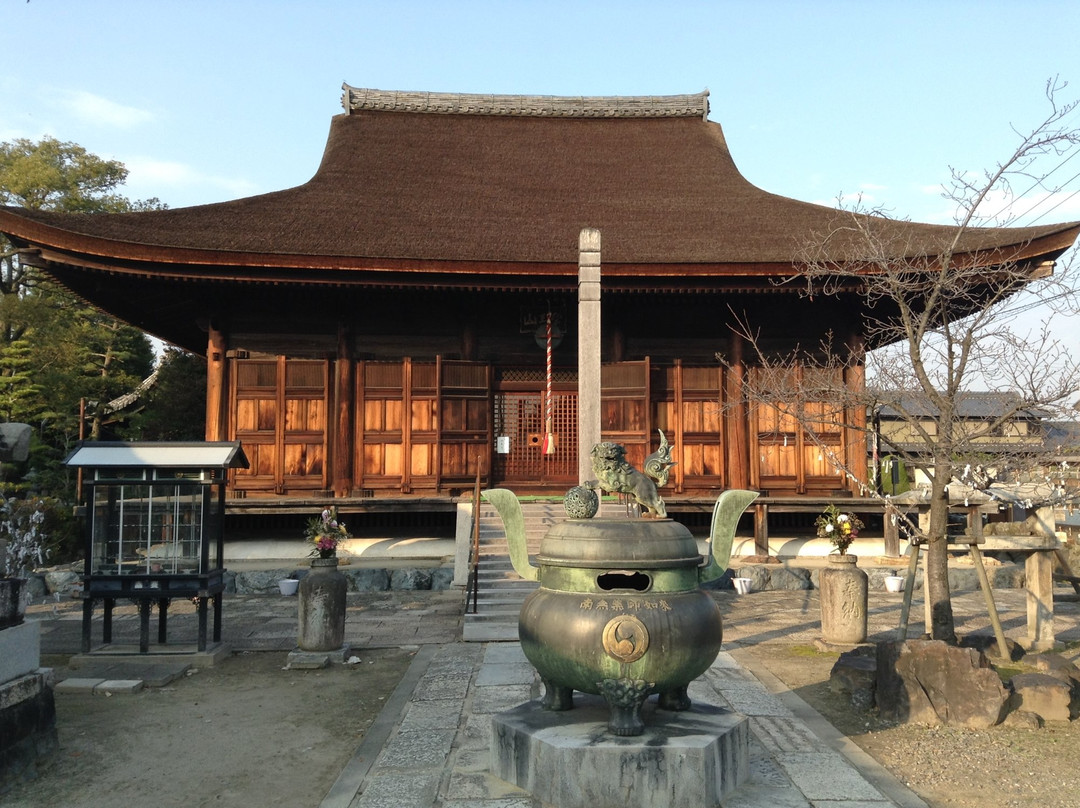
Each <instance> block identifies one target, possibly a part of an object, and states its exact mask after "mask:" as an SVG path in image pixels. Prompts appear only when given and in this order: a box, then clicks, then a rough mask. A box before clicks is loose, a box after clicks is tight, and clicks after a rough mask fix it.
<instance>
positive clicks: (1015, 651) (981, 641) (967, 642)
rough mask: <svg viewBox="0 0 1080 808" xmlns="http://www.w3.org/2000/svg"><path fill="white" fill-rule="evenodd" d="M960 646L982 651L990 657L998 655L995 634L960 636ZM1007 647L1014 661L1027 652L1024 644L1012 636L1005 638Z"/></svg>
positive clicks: (1010, 657)
mask: <svg viewBox="0 0 1080 808" xmlns="http://www.w3.org/2000/svg"><path fill="white" fill-rule="evenodd" d="M959 646H960V647H961V648H974V649H975V650H977V651H982V652H983V653H984V654H986V655H987V656H988V657H994V658H996V657H997V656H998V644H997V637H995V636H994V635H993V634H969V635H967V636H966V637H961V638H960V642H959ZM1005 648H1006V650H1007V651H1008V652H1009V659H1010V660H1011V661H1012V662H1016V661H1018V660H1019V659H1021V658H1022V657H1023V656H1024V654H1025V651H1024V646H1022V645H1021V644H1020V643H1018V642H1017V641H1016V640H1014V639H1013V638H1012V637H1006V638H1005Z"/></svg>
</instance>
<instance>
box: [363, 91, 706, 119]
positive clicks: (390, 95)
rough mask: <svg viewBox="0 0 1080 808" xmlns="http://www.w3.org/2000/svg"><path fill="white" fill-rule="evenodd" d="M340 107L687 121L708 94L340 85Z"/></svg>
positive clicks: (701, 109)
mask: <svg viewBox="0 0 1080 808" xmlns="http://www.w3.org/2000/svg"><path fill="white" fill-rule="evenodd" d="M341 89H342V90H344V93H343V94H342V96H341V106H342V107H343V108H344V109H345V111H346V112H347V113H350V114H351V113H353V112H358V111H360V110H380V111H383V112H426V113H435V114H441V115H512V116H519V117H541V118H689V117H699V118H702V119H705V118H706V117H708V114H709V91H708V90H703V91H702V92H700V93H692V94H686V95H628V96H619V95H598V96H558V95H489V94H481V93H431V92H422V91H416V92H414V91H407V90H374V89H367V88H362V87H352V86H350V85H349V84H347V83H345V84H342V85H341Z"/></svg>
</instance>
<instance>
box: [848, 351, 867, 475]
mask: <svg viewBox="0 0 1080 808" xmlns="http://www.w3.org/2000/svg"><path fill="white" fill-rule="evenodd" d="M849 346H850V350H851V360H852V361H851V363H850V365H849V367H848V371H847V378H846V379H845V386H846V387H847V389H848V390H850V391H851V392H852V393H854V394H855V396H854V400H855V401H856V402H859V401H861V400H862V393H863V391H864V390H865V389H866V345H865V344H864V342H863V338H862V335H861V334H852V335H851V340H850V343H849ZM844 423H845V424H848V426H847V427H845V430H846V432H847V435H846V440H845V441H844V444H845V448H846V451H845V457H844V464H845V465H846V466H847V467H848V469H850V470H851V473H852V474H853V475H854V476H855V479H857V480H861V481H863V482H866V483H869V481H870V477H869V467H868V464H867V458H866V450H867V445H866V407H865V406H862V405H860V404H856V405H855V406H854V407H847V408H846V412H845V413H844ZM847 487H848V488H849V489H850V490H851V492H852V493H853V494H856V495H858V494H860V493H861V492H860V491H859V490H858V488H857V486H856V484H855V483H854V482H851V481H849V482H848V486H847Z"/></svg>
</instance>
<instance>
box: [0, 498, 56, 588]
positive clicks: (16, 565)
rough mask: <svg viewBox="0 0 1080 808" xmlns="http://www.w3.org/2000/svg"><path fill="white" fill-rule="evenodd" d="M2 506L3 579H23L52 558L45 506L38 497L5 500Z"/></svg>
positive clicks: (0, 571)
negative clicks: (50, 555)
mask: <svg viewBox="0 0 1080 808" xmlns="http://www.w3.org/2000/svg"><path fill="white" fill-rule="evenodd" d="M0 500H2V501H3V504H2V505H0V578H22V577H25V576H26V573H27V571H28V570H29V569H30V568H31V567H33V566H40V565H41V564H44V563H45V558H46V557H47V556H48V554H49V550H48V548H47V536H46V535H45V532H44V530H43V529H42V525H43V524H44V523H45V504H44V503H43V502H42V501H41V500H39V499H37V498H36V497H34V498H32V499H28V500H20V499H17V498H16V497H11V498H10V499H4V498H3V497H2V496H0Z"/></svg>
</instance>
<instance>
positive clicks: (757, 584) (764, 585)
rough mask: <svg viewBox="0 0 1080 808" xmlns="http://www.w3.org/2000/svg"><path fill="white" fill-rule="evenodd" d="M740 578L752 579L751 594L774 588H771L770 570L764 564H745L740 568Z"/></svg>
mask: <svg viewBox="0 0 1080 808" xmlns="http://www.w3.org/2000/svg"><path fill="white" fill-rule="evenodd" d="M739 577H740V578H749V579H750V581H751V584H750V591H751V592H761V591H763V590H766V589H771V588H772V587H770V586H769V577H770V576H769V570H768V569H767V568H766V567H765V566H764V565H763V564H744V565H743V566H741V567H740V568H739Z"/></svg>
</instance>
